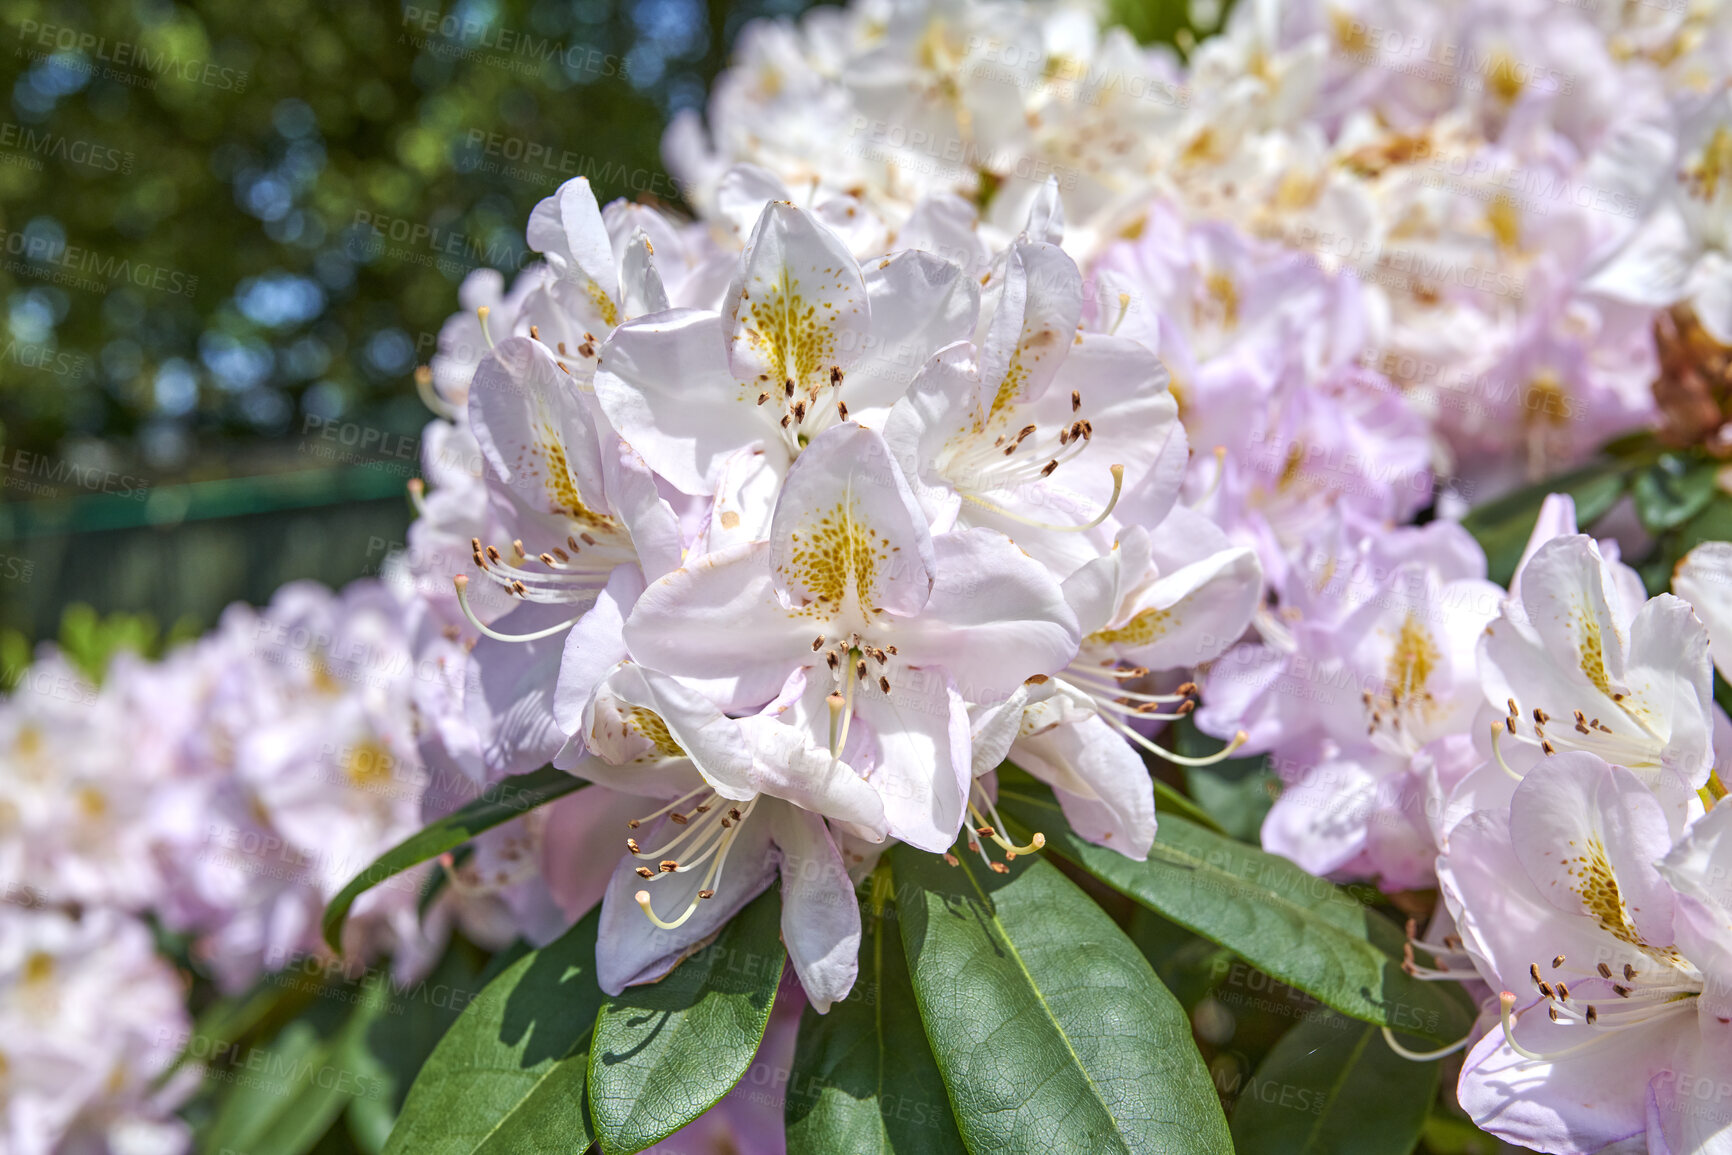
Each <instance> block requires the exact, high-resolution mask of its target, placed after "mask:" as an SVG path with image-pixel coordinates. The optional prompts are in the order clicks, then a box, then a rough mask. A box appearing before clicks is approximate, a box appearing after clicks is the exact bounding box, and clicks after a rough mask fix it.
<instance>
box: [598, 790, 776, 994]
mask: <svg viewBox="0 0 1732 1155" xmlns="http://www.w3.org/2000/svg"><path fill="white" fill-rule="evenodd" d="M644 829H647V830H649V833H648V834H647V835H646V834H645V833H643V830H639V831H638V832H637V835H636V836H637V839H638V841H639V842H640V843H641V844H642V845H644V846H645V847H653V846H659V845H662V844H663V843H665V842H667V840H668V839H669V838H670V837H671V836H672V833H673V832H674V831H675V830H677V829H678V828H677V827H675V826H674V825H673V824H672V823H668V822H661V823H658V824H657V825H656V826H655V827H654V828H649V827H645V828H644ZM736 829H737V830H738V832H739V833H738V834H737V835H736V836H735V838H734V842H733V844H732V845H731V846H730V847H729V849H728V860H727V862H726V863H725V864H724V866H723V871H722V877H721V878H720V879H719V880H718V884H717V885H715V886H714V887H713V889H714V890H715V892H716V894H715V897H714V898H709V899H700V898H698V891H699V890H701V889H703V888H704V875H705V873H706V868H705V867H699V868H697V869H695V870H690V871H681V872H678V873H675V874H660V875H657V876H655V877H654V878H650V879H645V878H642V877H640V876H639V875H638V873H637V868H638V867H639V866H641V865H643V864H642V863H641V862H639V861H638V860H637V859H636V858H633V857H631V856H630V855H625V856H622V857H621V858H620V861H619V864H618V865H617V866H616V867H615V868H614V872H613V877H612V878H610V879H609V880H608V884H607V893H606V894H605V895H604V896H603V897H602V900H601V927H600V930H599V933H598V936H597V940H596V947H595V977H596V982H597V983H598V984H599V985H600V986H601V989H602V990H604V991H606V992H607V993H608V994H610V995H617V994H619V993H620V991H622V990H624V989H625V988H626V987H628V986H635V985H636V984H638V983H647V982H654V981H655V980H656V979H659V978H661V977H662V976H663V975H665V974H667V973H668V971H670V970H672V969H673V968H674V967H675V966H676V965H677V964H678V963H679V962H680V961H681V960H682V959H684V958H685V957H686V956H687V955H688V954H690V953H691V952H692V950H693V948H694V947H695V946H696V945H697V944H698V943H701V942H703V941H704V940H705V939H707V938H709V937H710V936H712V935H714V934H716V933H717V932H718V931H720V930H721V929H722V927H724V926H726V925H727V923H728V920H729V919H731V918H733V917H734V915H736V914H738V913H739V911H740V908H741V907H743V906H745V905H746V903H748V902H750V901H751V900H752V899H754V898H756V897H757V896H758V895H760V894H762V893H763V892H764V889H765V888H766V887H768V886H769V885H770V882H771V880H772V879H774V878H775V876H776V852H775V849H774V847H773V846H772V844H771V841H770V823H768V822H766V821H765V820H764V818H763V816H762V815H759V814H757V813H753V814H751V815H749V816H748V817H747V818H746V821H744V822H742V823H741V824H740V825H739V826H738V827H737V828H736ZM640 890H642V891H648V892H649V896H650V904H651V905H652V906H653V907H654V909H655V912H656V915H657V916H658V917H660V918H661V919H662V920H663V921H666V922H672V921H674V920H675V919H677V918H679V917H680V915H682V914H684V913H685V911H686V909H687V907H689V906H690V905H691V904H692V903H693V902H696V903H697V909H696V910H695V911H693V913H692V917H691V918H689V919H687V920H686V921H685V922H684V923H683V924H681V925H680V926H679V927H676V928H675V929H673V930H663V929H662V928H660V927H658V926H656V925H655V924H654V923H652V922H651V921H650V920H649V918H648V916H646V915H645V914H644V912H643V909H642V908H641V907H639V906H638V904H637V899H636V897H635V896H636V895H637V893H638V891H640Z"/></svg>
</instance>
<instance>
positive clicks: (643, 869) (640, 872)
mask: <svg viewBox="0 0 1732 1155" xmlns="http://www.w3.org/2000/svg"><path fill="white" fill-rule="evenodd" d="M637 876H638V877H639V878H654V877H655V876H656V872H655V871H653V870H651V869H650V868H649V867H647V866H640V867H638V868H637Z"/></svg>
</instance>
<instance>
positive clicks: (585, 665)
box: [495, 565, 644, 735]
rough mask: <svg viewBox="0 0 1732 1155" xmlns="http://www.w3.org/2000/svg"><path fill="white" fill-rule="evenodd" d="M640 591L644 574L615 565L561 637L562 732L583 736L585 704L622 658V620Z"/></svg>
mask: <svg viewBox="0 0 1732 1155" xmlns="http://www.w3.org/2000/svg"><path fill="white" fill-rule="evenodd" d="M643 591H644V580H643V574H641V573H639V572H638V569H637V567H636V566H629V565H622V566H619V567H617V568H616V569H615V570H614V571H613V573H612V574H610V575H608V579H607V588H606V589H604V590H603V591H602V592H601V594H600V595H599V596H597V598H596V599H595V604H594V605H592V606H591V607H590V608H589V612H587V613H585V614H584V615H583V618H582V619H581V620H580V621H579V622H578V623H577V624H576V625H575V626H572V627H571V631H570V632H569V633H567V634H566V635H565V644H564V649H563V651H562V653H561V655H560V662H559V681H558V683H557V684H556V686H555V688H554V693H553V716H554V719H555V720H556V721H557V722H558V723H559V728H560V730H562V731H563V732H564V733H566V734H571V735H579V734H580V733H581V731H582V730H583V712H584V710H585V709H586V708H587V707H588V706H589V699H590V696H591V695H592V694H594V693H595V688H596V687H597V686H598V685H600V684H601V680H602V679H603V678H605V677H607V675H608V673H609V672H610V671H612V669H613V668H614V667H615V666H616V665H618V664H619V663H620V662H622V661H624V660H625V658H626V648H625V635H624V629H625V616H626V614H628V613H630V612H631V608H632V606H633V605H635V604H637V599H638V596H639V595H640V594H642V593H643ZM495 644H496V645H503V644H504V643H495Z"/></svg>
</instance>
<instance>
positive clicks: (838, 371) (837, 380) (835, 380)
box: [830, 365, 842, 385]
mask: <svg viewBox="0 0 1732 1155" xmlns="http://www.w3.org/2000/svg"><path fill="white" fill-rule="evenodd" d="M830 384H832V385H840V384H842V366H840V365H832V366H830Z"/></svg>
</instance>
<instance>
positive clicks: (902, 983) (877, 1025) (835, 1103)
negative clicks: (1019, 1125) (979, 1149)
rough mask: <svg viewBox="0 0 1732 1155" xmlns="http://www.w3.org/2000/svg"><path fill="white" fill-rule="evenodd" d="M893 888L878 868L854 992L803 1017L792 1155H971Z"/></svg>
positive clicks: (791, 1104)
mask: <svg viewBox="0 0 1732 1155" xmlns="http://www.w3.org/2000/svg"><path fill="white" fill-rule="evenodd" d="M890 889H891V887H890V875H889V870H888V868H887V867H886V866H884V865H880V866H879V868H878V870H877V871H876V872H874V873H873V875H872V903H871V908H870V909H869V910H868V911H866V912H865V917H863V918H862V919H861V923H862V926H861V939H860V976H859V978H858V979H856V980H855V983H854V989H853V990H852V991H850V992H849V994H848V997H847V998H846V999H844V1000H843V1001H842V1002H839V1003H836V1004H834V1005H833V1006H832V1007H831V1008H830V1013H829V1014H827V1015H820V1014H819V1013H818V1012H817V1011H815V1010H813V1009H812V1008H811V1007H807V1008H806V1012H805V1014H804V1015H802V1016H801V1018H800V1036H799V1041H798V1042H797V1043H796V1044H795V1047H794V1066H793V1073H792V1074H791V1075H790V1076H789V1078H788V1101H787V1122H788V1152H789V1155H807V1153H810V1155H830V1153H831V1152H837V1151H847V1152H858V1153H859V1155H870V1153H877V1155H888V1153H892V1152H894V1153H896V1155H913V1153H920V1155H927V1153H931V1155H949V1153H952V1152H954V1153H957V1155H961V1152H963V1151H965V1150H967V1149H966V1148H965V1147H963V1145H962V1136H961V1135H959V1134H957V1131H956V1120H955V1119H953V1118H952V1117H951V1115H950V1101H949V1100H948V1099H946V1098H945V1096H944V1092H943V1090H942V1089H941V1088H942V1087H943V1086H944V1084H943V1081H942V1080H941V1079H940V1077H939V1074H938V1064H937V1062H936V1061H935V1060H934V1059H933V1058H932V1048H931V1047H929V1046H927V1044H926V1034H925V1032H924V1031H923V1030H922V1029H921V1025H920V1010H919V1008H918V1007H916V1006H915V1003H914V988H913V987H912V986H911V985H910V983H909V978H908V961H907V959H906V958H905V957H904V956H903V953H902V940H901V936H900V933H899V932H898V930H897V927H896V906H895V904H894V903H892V902H890V901H889V897H890V895H889V892H890Z"/></svg>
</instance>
